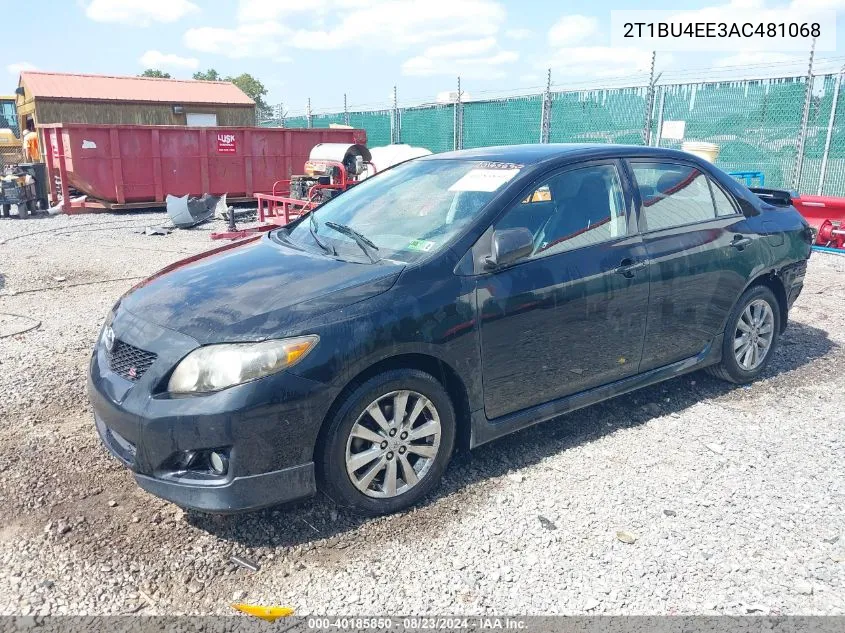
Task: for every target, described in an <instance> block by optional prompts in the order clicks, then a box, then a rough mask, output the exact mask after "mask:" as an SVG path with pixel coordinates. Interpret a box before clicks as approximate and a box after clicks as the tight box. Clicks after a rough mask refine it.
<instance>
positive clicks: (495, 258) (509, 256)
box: [484, 227, 534, 268]
mask: <svg viewBox="0 0 845 633" xmlns="http://www.w3.org/2000/svg"><path fill="white" fill-rule="evenodd" d="M491 251H492V252H491V254H490V255H488V256H487V258H486V260H485V262H484V263H485V267H486V268H498V267H499V266H507V265H508V264H512V263H514V262H515V261H517V260H520V259H522V258H523V257H528V256H529V255H530V254H531V253H532V252H534V235H533V234H532V233H531V231H529V230H528V229H526V228H522V227H520V228H516V229H502V230H499V231H494V232H493V240H492V245H491Z"/></svg>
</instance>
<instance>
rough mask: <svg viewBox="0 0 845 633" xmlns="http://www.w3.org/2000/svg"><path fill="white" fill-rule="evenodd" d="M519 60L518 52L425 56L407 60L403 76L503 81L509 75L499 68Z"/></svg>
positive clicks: (403, 66)
mask: <svg viewBox="0 0 845 633" xmlns="http://www.w3.org/2000/svg"><path fill="white" fill-rule="evenodd" d="M518 59H519V53H517V52H516V51H499V52H497V53H494V54H493V55H488V56H484V57H458V58H451V57H430V56H427V55H425V54H423V55H418V56H416V57H412V58H410V59H408V60H406V61H405V62H404V63H403V64H402V74H403V75H410V76H417V77H428V76H432V75H451V76H456V75H460V76H461V77H462V78H467V79H501V78H502V77H505V76H507V73H506V72H504V71H503V70H501V69H500V68H498V67H499V66H503V65H506V64H511V63H513V62H515V61H517V60H518Z"/></svg>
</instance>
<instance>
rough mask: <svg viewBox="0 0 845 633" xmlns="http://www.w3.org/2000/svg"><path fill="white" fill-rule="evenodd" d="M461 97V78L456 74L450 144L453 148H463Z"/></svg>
mask: <svg viewBox="0 0 845 633" xmlns="http://www.w3.org/2000/svg"><path fill="white" fill-rule="evenodd" d="M461 97H462V95H461V78H460V76H458V94H457V96H456V97H455V114H454V119H453V123H452V145H453V147H454V149H463V148H464V106H463V102H462V101H461Z"/></svg>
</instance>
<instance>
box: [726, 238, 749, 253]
mask: <svg viewBox="0 0 845 633" xmlns="http://www.w3.org/2000/svg"><path fill="white" fill-rule="evenodd" d="M749 244H751V238H750V237H743V236H742V235H736V236H734V239H733V242H731V246H733V247H734V248H735V249H737V250H740V251H741V250H742V249H743V248H745V247H746V246H748V245H749Z"/></svg>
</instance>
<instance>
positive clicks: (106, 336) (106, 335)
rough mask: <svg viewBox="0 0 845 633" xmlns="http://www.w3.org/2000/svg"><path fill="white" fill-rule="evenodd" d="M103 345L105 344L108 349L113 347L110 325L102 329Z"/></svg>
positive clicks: (112, 333)
mask: <svg viewBox="0 0 845 633" xmlns="http://www.w3.org/2000/svg"><path fill="white" fill-rule="evenodd" d="M103 345H105V346H106V349H107V350H108V351H112V350H113V349H114V330H113V329H111V326H110V325H107V326H106V329H105V330H103Z"/></svg>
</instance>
